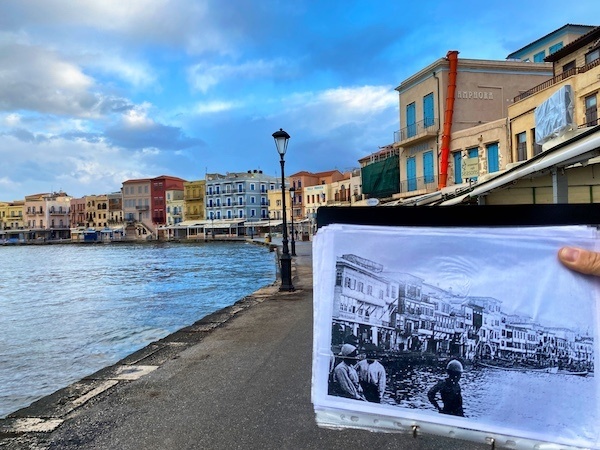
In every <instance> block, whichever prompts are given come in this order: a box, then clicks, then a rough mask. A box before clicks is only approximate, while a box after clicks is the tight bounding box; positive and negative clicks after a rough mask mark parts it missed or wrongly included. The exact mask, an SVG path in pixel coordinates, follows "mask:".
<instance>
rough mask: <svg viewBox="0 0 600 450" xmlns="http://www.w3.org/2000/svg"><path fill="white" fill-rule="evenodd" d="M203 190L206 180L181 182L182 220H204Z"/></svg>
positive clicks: (204, 189) (204, 190)
mask: <svg viewBox="0 0 600 450" xmlns="http://www.w3.org/2000/svg"><path fill="white" fill-rule="evenodd" d="M205 192H206V180H195V181H186V182H185V183H183V200H184V203H183V220H204V219H205V218H206V208H205V205H204V195H205Z"/></svg>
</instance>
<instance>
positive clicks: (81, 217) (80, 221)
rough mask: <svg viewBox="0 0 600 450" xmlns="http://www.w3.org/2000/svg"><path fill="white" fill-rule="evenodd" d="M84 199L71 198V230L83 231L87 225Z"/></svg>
mask: <svg viewBox="0 0 600 450" xmlns="http://www.w3.org/2000/svg"><path fill="white" fill-rule="evenodd" d="M85 205H86V201H85V197H80V198H72V199H71V204H70V211H71V212H70V215H69V219H70V224H71V228H79V229H84V228H85V227H86V225H87V223H86V214H85Z"/></svg>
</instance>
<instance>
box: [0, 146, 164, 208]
mask: <svg viewBox="0 0 600 450" xmlns="http://www.w3.org/2000/svg"><path fill="white" fill-rule="evenodd" d="M154 157H155V155H154V154H144V153H141V152H138V153H136V154H134V155H133V156H132V155H131V154H130V153H128V152H126V151H125V150H123V149H120V148H116V147H114V146H109V145H107V144H106V143H105V142H101V141H100V142H89V141H85V140H67V139H62V138H54V139H49V140H44V141H42V142H25V141H22V140H19V139H17V138H14V137H12V136H7V135H0V159H1V160H2V161H3V164H4V165H5V167H10V168H11V175H10V177H11V178H13V179H14V180H19V182H18V183H15V182H14V181H11V180H10V179H6V177H4V178H3V179H2V181H0V199H1V200H4V201H6V200H18V199H20V198H22V197H23V190H25V192H26V194H25V195H27V194H30V193H33V192H48V191H50V190H59V189H62V190H63V191H65V192H67V193H68V194H69V195H74V196H82V195H85V194H91V193H94V194H100V193H107V192H114V191H116V190H119V189H120V187H121V184H122V183H123V181H125V180H126V179H129V178H140V177H146V176H149V175H151V174H153V175H152V176H156V173H158V172H160V170H157V169H154V167H153V164H154V162H153V158H154Z"/></svg>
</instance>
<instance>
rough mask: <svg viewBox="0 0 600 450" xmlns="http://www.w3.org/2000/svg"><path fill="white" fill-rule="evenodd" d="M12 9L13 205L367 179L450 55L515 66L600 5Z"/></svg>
mask: <svg viewBox="0 0 600 450" xmlns="http://www.w3.org/2000/svg"><path fill="white" fill-rule="evenodd" d="M539 5H540V3H539V2H537V1H533V0H531V1H527V0H525V1H521V2H516V1H496V0H491V1H488V2H485V3H481V2H475V1H467V0H457V1H454V2H439V1H431V2H429V3H427V4H423V3H419V2H401V1H396V0H394V1H392V0H389V1H380V2H374V1H350V0H347V1H344V2H342V1H316V0H314V1H310V0H289V1H278V0H264V1H250V0H214V1H213V0H137V1H136V0H132V1H123V0H102V1H100V0H96V1H92V0H90V1H75V0H69V1H67V0H27V1H22V0H3V1H2V3H1V4H0V167H1V170H0V200H3V201H11V200H18V199H22V198H23V197H24V196H25V195H29V194H33V193H39V192H49V191H58V190H63V191H66V192H67V193H68V194H70V195H73V196H76V197H79V196H83V195H87V194H101V193H107V192H114V191H118V190H119V189H120V187H121V183H122V182H123V181H124V180H126V179H130V178H141V177H154V176H158V175H163V174H167V175H174V176H179V177H181V178H184V179H186V180H196V179H203V178H204V174H205V173H206V172H221V173H224V172H241V171H246V170H249V169H262V170H263V171H264V172H265V173H268V174H272V175H280V166H279V157H278V155H277V153H276V150H275V145H274V143H273V139H272V137H271V134H272V133H273V132H274V131H276V130H278V129H279V128H280V127H282V128H283V129H284V130H286V131H287V132H288V133H289V134H290V135H291V140H290V143H289V147H288V153H287V155H286V174H288V175H289V174H292V173H294V172H297V171H300V170H308V171H312V172H319V171H325V170H331V169H339V170H342V171H343V170H346V169H349V168H352V167H358V161H357V160H358V159H359V158H361V157H363V156H365V155H368V154H369V153H372V152H374V151H376V150H377V149H378V147H380V146H384V145H387V144H390V143H391V142H392V141H393V133H394V131H395V130H397V129H399V128H400V126H399V120H398V97H397V93H396V91H394V88H395V87H396V86H398V85H399V84H400V83H401V82H402V81H403V80H404V79H405V78H407V77H409V76H410V75H412V74H413V73H415V72H417V71H418V70H420V69H422V68H423V67H425V66H426V65H428V64H430V63H431V62H433V61H435V60H436V59H438V58H441V57H444V56H445V55H446V53H447V52H448V50H458V51H459V52H460V55H459V57H462V58H476V59H504V58H505V57H506V56H507V55H508V54H509V53H511V52H513V51H515V50H517V49H519V48H521V47H523V46H525V45H526V44H528V43H530V42H532V41H534V40H536V39H537V38H539V37H542V36H543V35H545V34H547V33H549V32H551V31H553V30H555V29H557V28H559V27H561V26H563V25H565V24H566V23H575V24H586V25H598V24H599V23H591V22H590V20H594V19H596V20H597V19H598V17H600V14H598V13H599V12H600V6H599V5H598V3H597V1H596V0H583V1H580V2H575V3H571V4H569V5H568V7H565V4H564V2H561V1H556V0H548V1H546V2H544V7H543V8H540V6H539Z"/></svg>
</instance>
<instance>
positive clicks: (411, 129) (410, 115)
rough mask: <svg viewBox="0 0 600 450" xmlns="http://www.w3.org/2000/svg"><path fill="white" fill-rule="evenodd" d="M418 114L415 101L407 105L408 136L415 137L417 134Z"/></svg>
mask: <svg viewBox="0 0 600 450" xmlns="http://www.w3.org/2000/svg"><path fill="white" fill-rule="evenodd" d="M416 114H417V113H416V110H415V104H414V103H411V104H410V105H407V106H406V137H413V136H414V135H415V134H417V125H416V121H417V115H416Z"/></svg>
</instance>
